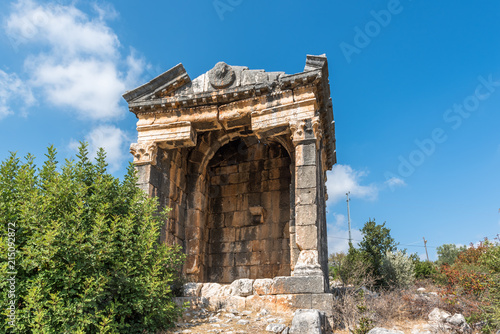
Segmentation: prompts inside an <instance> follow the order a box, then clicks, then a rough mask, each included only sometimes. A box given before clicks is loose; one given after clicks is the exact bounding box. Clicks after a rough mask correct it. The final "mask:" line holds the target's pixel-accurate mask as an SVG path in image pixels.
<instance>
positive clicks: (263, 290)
mask: <svg viewBox="0 0 500 334" xmlns="http://www.w3.org/2000/svg"><path fill="white" fill-rule="evenodd" d="M272 284H273V280H272V279H270V278H263V279H256V280H255V281H254V282H253V291H254V293H255V294H257V295H269V294H270V292H271V285H272Z"/></svg>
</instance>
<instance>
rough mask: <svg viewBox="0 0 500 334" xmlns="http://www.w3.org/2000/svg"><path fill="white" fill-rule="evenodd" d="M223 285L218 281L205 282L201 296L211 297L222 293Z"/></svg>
mask: <svg viewBox="0 0 500 334" xmlns="http://www.w3.org/2000/svg"><path fill="white" fill-rule="evenodd" d="M221 289H222V285H220V284H218V283H204V284H203V287H202V288H201V297H205V298H210V297H215V296H220V295H221Z"/></svg>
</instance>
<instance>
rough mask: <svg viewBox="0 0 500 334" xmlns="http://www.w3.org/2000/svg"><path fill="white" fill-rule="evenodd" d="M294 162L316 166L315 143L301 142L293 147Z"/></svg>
mask: <svg viewBox="0 0 500 334" xmlns="http://www.w3.org/2000/svg"><path fill="white" fill-rule="evenodd" d="M295 163H296V165H297V166H316V163H317V150H316V144H314V143H310V144H303V145H297V146H296V147H295Z"/></svg>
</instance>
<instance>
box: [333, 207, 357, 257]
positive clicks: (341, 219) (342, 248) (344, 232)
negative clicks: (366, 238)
mask: <svg viewBox="0 0 500 334" xmlns="http://www.w3.org/2000/svg"><path fill="white" fill-rule="evenodd" d="M333 217H334V221H333V222H331V223H328V225H327V229H328V253H329V254H331V253H339V252H344V253H347V251H348V250H349V229H348V224H347V217H346V216H345V215H342V214H337V213H334V214H333ZM351 236H352V240H353V242H352V244H353V245H354V246H355V247H356V246H357V245H358V242H359V241H358V240H361V239H363V234H362V233H361V231H360V230H358V229H352V228H351Z"/></svg>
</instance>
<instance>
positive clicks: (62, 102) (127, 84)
mask: <svg viewBox="0 0 500 334" xmlns="http://www.w3.org/2000/svg"><path fill="white" fill-rule="evenodd" d="M94 9H95V11H96V13H97V17H90V16H89V15H88V14H86V13H84V12H82V11H80V10H79V9H77V8H76V7H75V6H74V5H68V6H63V5H59V4H54V3H43V4H39V3H37V2H35V1H33V0H19V1H18V2H17V3H16V4H15V5H14V6H13V10H12V12H11V14H10V15H9V17H8V19H7V23H6V31H7V34H8V35H9V37H10V39H11V41H14V44H16V45H23V44H27V45H30V46H35V47H37V48H38V52H35V53H32V54H31V55H30V56H29V57H27V58H26V61H25V70H26V72H27V73H29V75H30V80H29V83H30V85H32V86H33V87H36V88H39V89H40V90H41V92H42V94H43V95H44V96H45V97H46V100H47V101H48V102H49V103H51V104H53V105H55V106H57V107H62V108H65V110H68V111H71V112H75V113H76V115H77V116H78V117H79V118H81V119H90V120H108V121H109V120H113V119H119V118H120V117H122V116H124V115H125V113H126V112H127V109H126V108H121V107H120V103H122V102H123V101H122V98H121V95H122V94H123V93H124V92H125V91H126V90H127V89H128V88H131V87H133V86H134V85H136V84H137V83H138V82H139V80H140V76H141V74H142V73H143V70H144V68H145V67H146V66H145V61H144V60H143V59H141V58H139V57H137V55H136V53H135V52H134V51H133V50H132V51H130V54H129V55H128V56H122V54H121V53H120V42H119V40H118V37H117V36H116V34H115V33H114V32H113V30H112V29H111V28H110V27H109V26H108V25H107V23H106V21H105V19H108V18H113V17H116V16H117V13H116V11H115V10H114V9H113V8H112V7H111V6H110V5H108V6H107V7H103V6H97V5H94ZM30 50H32V49H30Z"/></svg>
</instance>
